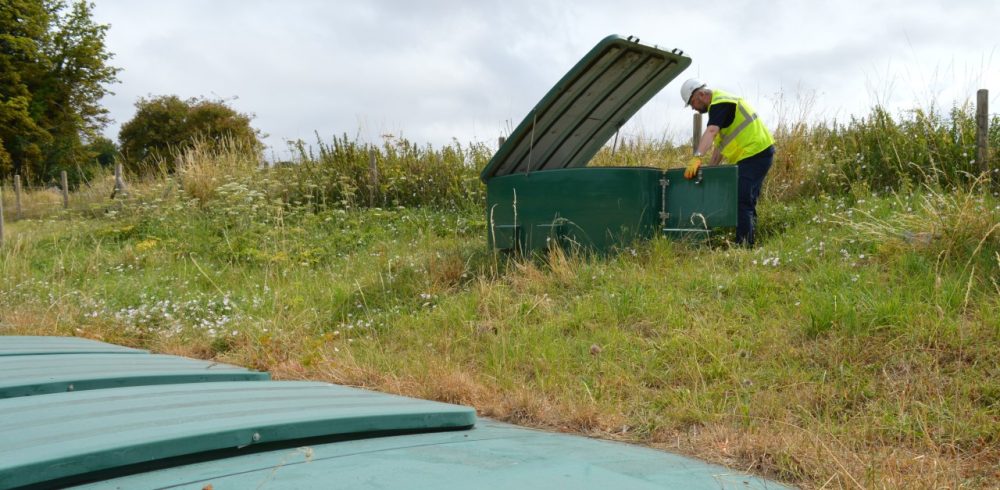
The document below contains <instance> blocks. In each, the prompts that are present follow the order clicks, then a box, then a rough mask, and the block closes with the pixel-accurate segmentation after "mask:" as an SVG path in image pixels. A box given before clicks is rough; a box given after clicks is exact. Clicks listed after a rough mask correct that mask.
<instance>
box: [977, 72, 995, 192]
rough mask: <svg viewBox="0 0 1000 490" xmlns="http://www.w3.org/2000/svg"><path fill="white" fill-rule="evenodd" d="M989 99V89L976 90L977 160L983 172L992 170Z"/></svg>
mask: <svg viewBox="0 0 1000 490" xmlns="http://www.w3.org/2000/svg"><path fill="white" fill-rule="evenodd" d="M989 100H990V97H989V91H988V90H986V89H979V91H978V92H976V161H977V162H979V170H980V171H982V172H989V171H990V160H989V157H990V148H989V144H988V142H987V137H988V135H989V126H990V112H989V108H988V105H989ZM990 178H992V176H990Z"/></svg>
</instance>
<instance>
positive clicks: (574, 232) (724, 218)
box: [480, 36, 737, 252]
mask: <svg viewBox="0 0 1000 490" xmlns="http://www.w3.org/2000/svg"><path fill="white" fill-rule="evenodd" d="M690 64H691V59H690V58H688V57H685V56H683V54H682V53H681V52H680V51H678V50H673V51H665V50H663V49H660V48H658V47H656V46H647V45H643V44H639V42H638V40H632V38H631V37H630V38H622V37H620V36H609V37H607V38H605V39H603V40H602V41H601V42H600V43H598V44H597V46H595V47H594V48H593V49H592V50H591V51H590V52H589V53H587V54H586V55H585V56H584V57H583V59H581V60H580V61H579V62H578V63H577V64H576V66H574V67H573V68H572V69H571V70H570V71H569V73H567V74H566V75H565V76H564V77H563V78H562V79H561V80H559V82H558V83H557V84H556V85H555V87H553V88H552V89H551V90H550V91H549V93H548V94H547V95H546V96H545V97H544V98H542V100H541V102H539V103H538V105H536V106H535V108H534V109H532V110H531V112H529V113H528V115H527V116H526V117H525V118H524V120H523V121H522V122H521V124H519V125H518V127H517V128H516V129H515V130H514V131H513V132H512V133H511V134H510V137H509V138H508V139H507V140H506V141H505V142H504V143H503V144H502V145H501V146H500V149H499V150H498V151H497V153H496V155H494V157H493V159H491V160H490V162H489V163H488V164H487V166H486V168H484V169H483V171H482V173H481V175H480V178H481V179H482V181H483V182H484V183H485V184H486V194H487V206H486V222H487V228H488V230H487V237H488V241H489V244H490V246H491V247H492V248H494V249H496V250H517V251H520V252H531V251H538V250H545V249H546V248H548V247H550V246H553V245H559V246H562V247H569V248H577V247H579V248H585V249H590V250H594V251H598V252H604V251H608V250H611V249H613V248H615V247H620V246H623V245H627V244H628V243H631V242H633V241H635V240H637V239H648V238H652V237H653V236H655V235H656V234H657V233H663V234H666V235H668V236H672V237H683V236H690V235H695V236H699V237H704V236H707V234H708V233H709V231H710V230H711V229H713V228H720V227H731V226H735V225H736V196H737V169H736V167H735V166H724V167H708V168H704V169H703V171H702V173H701V174H699V176H698V178H697V179H694V180H686V179H684V178H683V170H680V169H674V170H666V171H664V170H660V169H657V168H649V167H601V168H586V165H587V164H588V163H589V162H590V160H591V159H592V158H593V157H594V155H595V154H596V153H597V152H598V151H599V150H600V149H601V147H602V146H603V145H604V144H605V143H606V142H607V141H608V139H610V137H611V136H612V135H614V134H615V132H616V131H618V130H619V128H621V127H622V126H623V125H624V124H625V123H626V122H627V121H628V120H629V118H631V117H632V115H634V114H635V113H636V111H638V110H639V109H640V108H641V107H642V106H643V105H645V104H646V103H647V102H648V101H649V100H650V99H651V98H652V97H653V96H654V95H656V94H657V93H658V92H659V91H660V90H661V89H662V88H663V87H665V86H666V85H667V84H668V83H669V82H670V81H671V80H673V79H674V78H676V77H677V75H679V74H680V73H681V72H682V71H684V70H685V69H686V68H687V67H688V66H689V65H690Z"/></svg>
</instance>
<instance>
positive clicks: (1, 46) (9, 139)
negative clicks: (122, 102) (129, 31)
mask: <svg viewBox="0 0 1000 490" xmlns="http://www.w3.org/2000/svg"><path fill="white" fill-rule="evenodd" d="M92 9H93V4H91V3H90V2H86V1H84V0H81V1H78V2H76V3H74V4H73V5H72V6H67V4H66V2H64V1H62V0H0V178H6V177H9V176H10V175H14V174H19V175H21V176H23V177H24V178H26V179H30V180H32V181H40V182H48V181H52V182H55V181H56V179H57V178H58V175H59V173H60V171H62V170H73V169H75V168H78V167H81V168H86V171H85V170H83V169H81V170H80V171H75V172H70V175H72V176H73V180H74V181H76V180H78V178H79V177H80V176H83V175H84V174H85V173H88V172H90V171H92V170H93V167H96V166H97V163H96V162H95V161H94V158H95V157H96V156H97V154H98V153H99V150H98V151H97V152H95V151H94V149H93V148H91V147H88V143H90V142H91V141H93V140H94V139H95V138H97V137H98V131H99V130H100V129H101V128H103V127H104V126H105V125H106V124H107V122H108V117H107V113H108V111H107V109H105V108H103V107H101V106H100V105H99V102H100V100H101V98H102V97H104V95H106V94H108V93H109V90H108V85H109V84H111V83H114V82H116V81H117V79H116V78H115V77H116V74H117V73H118V68H115V67H113V66H111V65H110V64H109V62H110V60H111V53H109V52H108V51H107V48H106V47H105V45H104V36H105V33H106V31H107V29H108V26H106V25H101V24H95V23H94V21H93V20H92V19H91V11H92Z"/></svg>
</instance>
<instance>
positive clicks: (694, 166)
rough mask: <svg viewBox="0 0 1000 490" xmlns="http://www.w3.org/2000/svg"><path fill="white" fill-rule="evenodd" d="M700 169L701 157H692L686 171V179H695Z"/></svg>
mask: <svg viewBox="0 0 1000 490" xmlns="http://www.w3.org/2000/svg"><path fill="white" fill-rule="evenodd" d="M699 168H701V157H691V160H690V161H689V162H688V166H687V168H685V169H684V178H685V179H688V180H690V179H693V178H695V177H696V176H697V175H698V169H699Z"/></svg>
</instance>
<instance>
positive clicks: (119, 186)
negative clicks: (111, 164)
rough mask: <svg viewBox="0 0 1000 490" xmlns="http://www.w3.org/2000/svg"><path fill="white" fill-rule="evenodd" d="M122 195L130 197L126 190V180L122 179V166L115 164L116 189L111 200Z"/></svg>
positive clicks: (112, 192)
mask: <svg viewBox="0 0 1000 490" xmlns="http://www.w3.org/2000/svg"><path fill="white" fill-rule="evenodd" d="M118 194H121V195H123V196H127V195H128V190H127V189H126V188H125V180H124V179H122V164H120V163H116V164H115V188H114V189H113V190H112V191H111V199H114V198H115V196H116V195H118Z"/></svg>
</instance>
